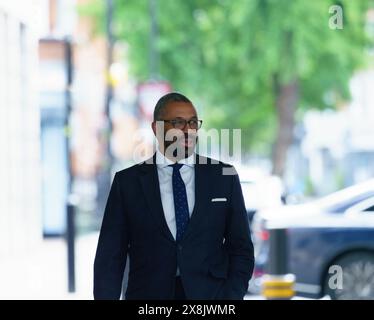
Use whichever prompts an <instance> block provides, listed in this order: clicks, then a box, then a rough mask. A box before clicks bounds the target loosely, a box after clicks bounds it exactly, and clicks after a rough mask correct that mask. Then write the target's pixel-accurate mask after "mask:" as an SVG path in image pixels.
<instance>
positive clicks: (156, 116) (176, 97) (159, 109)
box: [153, 92, 192, 121]
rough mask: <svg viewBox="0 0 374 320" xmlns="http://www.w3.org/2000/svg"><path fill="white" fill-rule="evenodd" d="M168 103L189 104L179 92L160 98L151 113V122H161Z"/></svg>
mask: <svg viewBox="0 0 374 320" xmlns="http://www.w3.org/2000/svg"><path fill="white" fill-rule="evenodd" d="M169 102H186V103H191V104H192V102H191V101H190V99H188V98H187V97H186V96H184V95H183V94H181V93H179V92H170V93H167V94H165V95H164V96H162V97H161V98H160V99H159V100H158V101H157V103H156V106H155V110H154V111H153V121H157V120H161V118H162V115H163V112H164V109H165V107H166V106H167V104H168V103H169Z"/></svg>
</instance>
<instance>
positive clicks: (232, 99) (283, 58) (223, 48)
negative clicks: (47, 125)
mask: <svg viewBox="0 0 374 320" xmlns="http://www.w3.org/2000/svg"><path fill="white" fill-rule="evenodd" d="M149 1H151V0H117V1H116V16H115V30H116V35H117V37H118V39H120V40H123V41H126V42H127V43H128V44H129V48H130V60H131V63H132V67H133V69H132V71H133V73H134V75H135V76H137V78H138V79H140V80H146V79H148V77H149V74H150V71H149V69H150V66H149V60H150V59H149V50H150V41H149V37H150V30H151V25H150V21H151V19H150V10H149V3H150V2H149ZM153 1H154V2H155V6H156V13H155V15H156V20H157V31H158V33H157V39H156V47H157V53H158V57H159V61H158V64H157V65H158V75H159V77H161V78H163V79H167V80H169V81H170V82H171V83H172V84H173V86H174V88H175V89H176V90H180V91H182V92H185V93H187V94H188V95H190V96H192V97H195V99H196V100H197V101H199V102H200V103H201V104H203V105H204V106H206V108H205V109H204V114H205V115H209V117H208V120H209V124H210V125H211V126H219V127H224V128H241V129H242V141H243V147H244V149H245V150H247V151H248V150H249V151H251V150H252V151H253V150H257V151H259V150H260V151H262V152H265V153H266V152H267V153H268V154H270V153H272V160H273V173H274V174H277V175H279V176H282V175H283V173H284V169H285V163H286V155H287V149H288V147H289V146H290V144H291V143H292V140H293V132H294V126H295V121H296V119H295V117H296V114H297V113H296V112H297V111H300V112H301V113H302V112H303V111H304V110H307V109H308V108H321V109H322V108H334V107H336V106H337V105H338V104H339V103H340V102H341V101H343V100H345V99H348V98H349V91H348V83H349V79H350V78H351V76H352V74H353V73H354V71H355V70H357V69H358V68H360V67H362V66H363V65H364V63H365V61H366V58H365V52H366V49H367V47H368V45H369V39H368V37H367V36H366V34H365V23H366V20H365V14H366V12H367V10H368V8H369V6H370V5H371V1H370V0H360V1H352V0H340V1H333V0H313V1H307V0H292V1H290V0H235V1H232V0H188V1H187V0H157V1H156V0H153ZM104 4H105V2H103V1H102V0H92V1H91V2H90V4H89V6H88V7H86V8H85V9H84V10H85V11H86V12H88V13H89V14H91V15H92V16H94V17H95V18H96V20H95V21H97V22H98V23H97V26H98V27H100V25H102V24H103V20H104V11H105V10H104ZM332 5H339V6H340V7H341V8H342V10H343V16H342V18H343V20H342V23H343V25H342V26H343V28H342V29H331V28H330V27H329V22H334V19H335V15H334V14H335V12H332V13H331V12H329V9H330V8H331V6H332ZM331 19H332V20H331ZM335 22H339V21H335ZM270 142H273V143H270ZM264 146H269V147H268V148H264Z"/></svg>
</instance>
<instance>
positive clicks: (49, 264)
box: [0, 233, 303, 300]
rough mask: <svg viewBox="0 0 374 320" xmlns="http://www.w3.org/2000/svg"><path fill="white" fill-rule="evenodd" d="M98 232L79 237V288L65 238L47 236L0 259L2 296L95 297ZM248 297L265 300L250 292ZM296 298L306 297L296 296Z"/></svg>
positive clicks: (22, 298)
mask: <svg viewBox="0 0 374 320" xmlns="http://www.w3.org/2000/svg"><path fill="white" fill-rule="evenodd" d="M98 236H99V234H98V233H91V234H87V235H82V236H79V237H77V240H76V248H75V259H76V270H75V272H76V292H75V293H68V291H67V251H66V243H65V241H64V239H62V238H57V239H45V240H43V242H42V243H41V245H40V247H38V248H36V249H35V250H33V251H31V252H27V253H23V254H20V255H19V256H16V257H13V258H8V259H5V260H0V300H8V299H20V300H68V299H70V300H77V299H79V300H91V299H93V294H92V291H93V262H94V257H95V251H96V245H97V240H98ZM244 299H245V300H264V298H263V297H262V296H260V295H250V294H248V295H246V296H245V298H244ZM293 299H294V300H299V299H303V298H301V297H294V298H293Z"/></svg>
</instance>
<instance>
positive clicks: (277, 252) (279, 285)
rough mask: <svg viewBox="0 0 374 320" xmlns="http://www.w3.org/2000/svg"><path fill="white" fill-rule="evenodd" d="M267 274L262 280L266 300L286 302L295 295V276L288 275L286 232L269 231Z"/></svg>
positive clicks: (278, 230) (284, 230)
mask: <svg viewBox="0 0 374 320" xmlns="http://www.w3.org/2000/svg"><path fill="white" fill-rule="evenodd" d="M269 235H270V237H269V259H268V263H267V270H266V271H267V274H265V275H264V276H263V278H262V295H263V296H264V297H265V298H266V299H268V300H288V299H291V298H292V297H293V296H294V295H295V291H294V284H295V276H294V275H293V274H289V273H288V250H287V230H286V229H276V228H274V229H270V230H269Z"/></svg>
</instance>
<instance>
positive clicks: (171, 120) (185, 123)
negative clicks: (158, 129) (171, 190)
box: [157, 118, 203, 130]
mask: <svg viewBox="0 0 374 320" xmlns="http://www.w3.org/2000/svg"><path fill="white" fill-rule="evenodd" d="M157 121H163V122H166V123H171V125H172V126H173V128H174V129H179V130H184V129H185V128H186V126H187V124H188V126H189V127H190V129H192V130H199V129H200V128H201V126H202V125H203V120H196V119H190V120H186V119H182V118H181V119H170V120H169V119H160V120H157ZM175 121H183V122H184V126H183V128H176V127H175V125H176V123H175ZM191 121H196V122H197V127H196V128H192V127H191V123H190V122H191Z"/></svg>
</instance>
